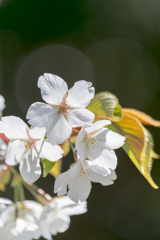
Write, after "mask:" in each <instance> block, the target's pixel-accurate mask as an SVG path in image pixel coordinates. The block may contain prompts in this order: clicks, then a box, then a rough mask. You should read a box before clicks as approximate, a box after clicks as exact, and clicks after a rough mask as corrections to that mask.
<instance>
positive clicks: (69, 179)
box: [54, 159, 116, 203]
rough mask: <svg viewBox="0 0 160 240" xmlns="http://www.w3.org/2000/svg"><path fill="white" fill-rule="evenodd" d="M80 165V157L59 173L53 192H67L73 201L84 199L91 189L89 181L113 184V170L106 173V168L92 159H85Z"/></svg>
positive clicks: (58, 193) (61, 193)
mask: <svg viewBox="0 0 160 240" xmlns="http://www.w3.org/2000/svg"><path fill="white" fill-rule="evenodd" d="M83 165H84V166H85V169H84V168H83V167H82V164H81V161H80V159H79V160H78V162H77V163H76V164H74V166H71V168H70V169H69V170H68V171H67V172H64V173H61V174H60V175H59V176H58V177H57V178H56V181H55V186H54V192H55V193H57V195H58V196H62V195H64V194H66V193H67V186H68V189H69V190H68V193H67V195H68V196H69V197H70V199H72V200H73V201H74V202H76V203H77V202H79V201H81V202H83V201H85V200H86V199H87V198H88V196H89V194H90V191H91V187H92V186H91V182H99V183H101V184H102V185H104V186H106V185H110V184H113V180H115V179H116V174H115V172H114V171H113V170H112V171H109V172H108V174H107V173H106V169H105V168H103V167H102V166H101V164H100V165H98V163H93V161H90V160H85V161H84V163H83Z"/></svg>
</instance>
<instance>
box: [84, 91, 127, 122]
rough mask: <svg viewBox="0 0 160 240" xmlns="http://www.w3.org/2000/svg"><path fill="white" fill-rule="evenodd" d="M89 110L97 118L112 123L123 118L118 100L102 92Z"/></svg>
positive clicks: (95, 98)
mask: <svg viewBox="0 0 160 240" xmlns="http://www.w3.org/2000/svg"><path fill="white" fill-rule="evenodd" d="M88 109H89V110H90V111H91V112H93V113H94V114H95V115H96V117H97V118H100V119H102V118H107V119H109V120H111V121H114V122H116V121H119V120H120V119H121V118H122V110H121V106H120V105H119V102H118V99H117V98H116V96H115V95H113V94H111V93H109V92H100V93H97V94H96V95H95V97H94V98H93V99H92V101H91V102H90V104H89V106H88Z"/></svg>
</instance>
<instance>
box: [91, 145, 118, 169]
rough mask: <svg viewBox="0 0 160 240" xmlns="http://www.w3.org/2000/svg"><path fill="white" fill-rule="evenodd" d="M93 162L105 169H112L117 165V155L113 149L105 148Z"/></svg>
mask: <svg viewBox="0 0 160 240" xmlns="http://www.w3.org/2000/svg"><path fill="white" fill-rule="evenodd" d="M93 162H94V163H95V164H97V165H99V166H101V167H104V168H106V170H109V169H112V170H114V169H115V168H116V166H117V156H116V154H115V152H114V150H108V149H105V150H103V152H102V153H101V154H100V155H99V156H98V157H97V158H96V159H94V160H93Z"/></svg>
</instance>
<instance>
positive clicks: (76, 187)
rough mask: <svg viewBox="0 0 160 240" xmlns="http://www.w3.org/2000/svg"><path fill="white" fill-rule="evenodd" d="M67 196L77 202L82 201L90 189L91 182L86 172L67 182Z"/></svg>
mask: <svg viewBox="0 0 160 240" xmlns="http://www.w3.org/2000/svg"><path fill="white" fill-rule="evenodd" d="M68 188H69V191H68V194H67V195H68V196H69V197H70V199H71V200H73V201H74V202H76V203H78V202H79V201H81V202H84V201H85V200H86V199H87V198H88V196H89V194H90V191H91V182H90V179H89V178H88V175H87V174H82V175H81V176H77V177H76V178H74V179H72V180H71V181H70V182H69V186H68Z"/></svg>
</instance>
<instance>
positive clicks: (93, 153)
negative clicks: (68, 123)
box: [75, 120, 125, 174]
mask: <svg viewBox="0 0 160 240" xmlns="http://www.w3.org/2000/svg"><path fill="white" fill-rule="evenodd" d="M108 124H111V122H110V121H109V120H101V121H97V122H95V123H93V124H91V125H84V126H82V128H81V130H80V132H79V134H78V136H77V139H76V144H75V150H76V151H77V152H78V154H79V156H80V159H81V162H82V165H83V168H84V169H85V165H84V164H83V160H84V159H89V160H91V161H92V164H98V166H101V167H103V168H105V169H106V174H108V173H110V171H111V170H110V169H112V170H115V168H116V166H117V156H116V154H115V152H114V150H113V149H117V148H120V147H121V146H122V145H123V144H124V141H125V137H123V136H121V135H120V134H118V133H115V132H113V131H111V130H109V129H107V128H104V126H106V125H108ZM90 168H91V166H90Z"/></svg>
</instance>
